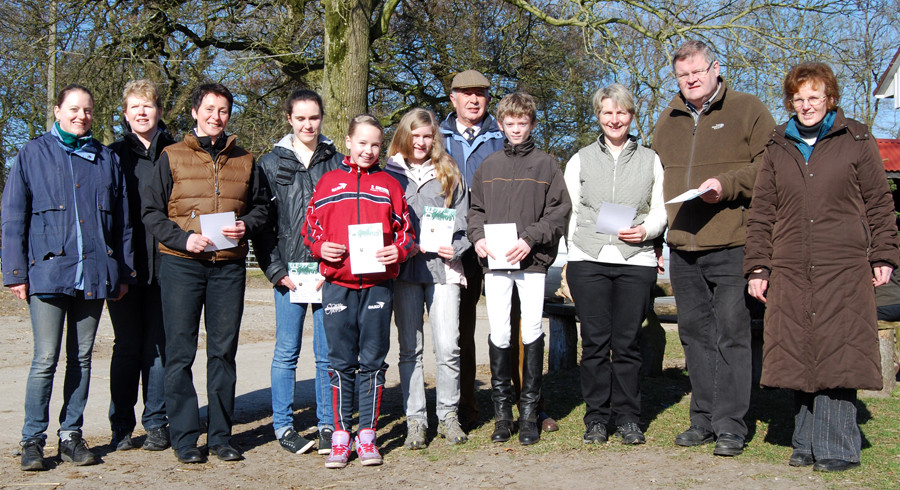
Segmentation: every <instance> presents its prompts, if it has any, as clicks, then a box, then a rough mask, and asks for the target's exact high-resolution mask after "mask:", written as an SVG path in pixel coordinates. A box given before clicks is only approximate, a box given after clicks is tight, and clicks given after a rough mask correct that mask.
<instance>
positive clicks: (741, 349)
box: [670, 247, 752, 437]
mask: <svg viewBox="0 0 900 490" xmlns="http://www.w3.org/2000/svg"><path fill="white" fill-rule="evenodd" d="M743 261H744V247H734V248H726V249H720V250H713V251H708V252H682V251H679V250H672V252H671V257H670V266H671V277H672V289H673V290H674V292H675V303H676V304H677V305H678V335H679V337H680V338H681V346H682V347H683V348H684V357H685V362H686V363H687V369H688V373H689V375H690V379H691V390H692V393H691V425H696V426H698V427H702V428H704V429H706V430H711V431H713V432H715V433H716V434H722V433H724V432H729V433H732V434H737V435H739V436H741V437H744V436H746V435H747V424H746V423H745V422H744V415H746V414H747V410H748V409H749V408H750V383H751V375H752V368H751V364H752V360H751V359H752V357H751V353H750V310H749V308H748V304H749V302H750V301H752V298H751V297H750V296H749V295H748V294H747V280H746V279H744V272H743Z"/></svg>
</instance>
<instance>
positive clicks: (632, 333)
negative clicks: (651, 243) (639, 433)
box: [566, 261, 656, 425]
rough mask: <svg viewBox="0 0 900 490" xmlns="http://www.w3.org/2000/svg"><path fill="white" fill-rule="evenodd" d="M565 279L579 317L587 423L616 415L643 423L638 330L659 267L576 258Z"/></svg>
mask: <svg viewBox="0 0 900 490" xmlns="http://www.w3.org/2000/svg"><path fill="white" fill-rule="evenodd" d="M566 279H567V280H568V282H569V290H570V291H571V292H572V298H573V299H574V300H575V311H576V312H577V313H578V318H579V319H580V320H581V348H582V352H581V394H582V396H583V397H584V401H585V405H586V413H585V415H584V422H585V425H590V424H592V423H594V422H600V423H603V424H606V423H608V422H609V421H610V419H611V417H612V416H614V417H615V420H614V422H615V424H616V425H622V424H625V423H627V422H635V423H639V422H640V418H641V379H640V370H641V345H640V333H641V324H642V323H643V322H644V319H645V318H646V316H647V310H648V308H649V307H650V299H651V298H650V293H651V290H652V288H653V284H654V282H655V281H656V268H654V267H643V266H637V265H619V264H605V263H599V262H589V261H574V262H569V265H568V267H567V269H566ZM610 350H611V351H612V352H610Z"/></svg>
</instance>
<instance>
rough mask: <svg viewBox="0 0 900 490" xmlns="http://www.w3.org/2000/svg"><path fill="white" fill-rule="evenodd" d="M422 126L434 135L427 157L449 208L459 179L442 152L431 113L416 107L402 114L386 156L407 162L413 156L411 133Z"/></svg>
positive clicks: (436, 126) (449, 159) (440, 139)
mask: <svg viewBox="0 0 900 490" xmlns="http://www.w3.org/2000/svg"><path fill="white" fill-rule="evenodd" d="M423 126H431V131H432V134H433V135H434V140H433V141H434V144H433V145H432V146H431V153H430V154H429V155H428V157H429V158H430V159H431V164H432V165H434V170H435V174H436V176H437V180H438V182H440V183H441V195H443V196H444V206H445V207H448V208H449V207H450V205H451V204H452V203H453V193H454V191H455V190H456V186H457V184H459V182H460V180H461V179H460V176H459V168H458V167H457V166H456V162H454V161H453V158H452V157H450V154H448V153H447V152H446V151H445V150H444V142H443V139H442V138H441V133H440V128H439V127H438V120H437V116H435V115H434V113H433V112H431V111H429V110H427V109H422V108H421V107H416V108H414V109H412V110H410V111H409V112H407V113H406V114H404V115H403V117H402V118H401V119H400V124H399V125H398V126H397V131H396V132H394V138H393V139H392V140H391V147H390V149H388V155H396V154H397V153H399V154H401V155H403V159H404V160H409V157H411V156H412V154H413V149H412V132H413V131H414V130H416V129H419V128H421V127H423Z"/></svg>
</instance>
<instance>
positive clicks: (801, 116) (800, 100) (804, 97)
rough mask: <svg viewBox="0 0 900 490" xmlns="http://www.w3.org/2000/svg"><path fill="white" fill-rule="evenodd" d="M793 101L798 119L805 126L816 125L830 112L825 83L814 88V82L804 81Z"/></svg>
mask: <svg viewBox="0 0 900 490" xmlns="http://www.w3.org/2000/svg"><path fill="white" fill-rule="evenodd" d="M793 102H794V111H796V112H797V120H798V121H800V124H802V125H804V126H815V125H816V124H818V123H819V121H821V120H822V119H824V118H825V114H827V113H828V98H827V97H826V96H825V86H824V85H820V86H819V87H815V88H814V87H813V84H812V82H806V83H804V84H803V85H801V86H800V88H799V89H798V90H797V93H795V94H794V98H793Z"/></svg>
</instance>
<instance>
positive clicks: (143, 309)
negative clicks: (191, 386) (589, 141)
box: [106, 283, 168, 433]
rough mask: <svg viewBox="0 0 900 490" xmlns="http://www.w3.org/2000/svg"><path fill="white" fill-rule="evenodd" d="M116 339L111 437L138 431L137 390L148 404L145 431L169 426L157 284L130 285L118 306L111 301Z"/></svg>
mask: <svg viewBox="0 0 900 490" xmlns="http://www.w3.org/2000/svg"><path fill="white" fill-rule="evenodd" d="M106 308H107V309H108V310H109V319H110V320H111V321H112V326H113V332H114V333H115V340H114V341H113V353H112V360H111V361H110V364H109V393H110V402H109V424H110V427H111V428H112V430H113V432H122V433H129V432H131V431H132V430H134V426H135V423H136V421H135V418H134V405H135V403H137V398H138V387H139V386H140V387H141V393H142V395H143V399H144V412H143V414H142V416H141V424H142V425H143V426H144V429H145V430H149V429H156V428H159V427H163V426H165V425H166V424H167V423H168V421H167V419H166V371H165V367H164V366H163V363H164V355H165V350H166V334H165V331H164V330H163V319H162V314H163V313H162V300H161V299H160V290H159V284H156V283H153V284H141V285H132V286H131V287H130V288H129V289H128V294H126V295H125V296H124V297H123V298H122V299H120V300H119V301H108V302H107V303H106Z"/></svg>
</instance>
